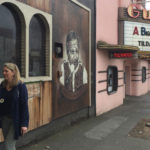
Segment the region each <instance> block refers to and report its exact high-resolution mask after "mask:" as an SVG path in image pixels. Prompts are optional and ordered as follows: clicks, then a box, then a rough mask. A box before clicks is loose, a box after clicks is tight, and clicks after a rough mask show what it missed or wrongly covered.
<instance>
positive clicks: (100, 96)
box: [96, 50, 124, 115]
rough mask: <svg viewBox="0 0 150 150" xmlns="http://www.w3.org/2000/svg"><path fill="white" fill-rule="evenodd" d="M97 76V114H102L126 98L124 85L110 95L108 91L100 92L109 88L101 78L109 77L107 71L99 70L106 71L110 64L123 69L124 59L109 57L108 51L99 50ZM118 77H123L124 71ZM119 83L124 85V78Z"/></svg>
mask: <svg viewBox="0 0 150 150" xmlns="http://www.w3.org/2000/svg"><path fill="white" fill-rule="evenodd" d="M96 55H97V58H98V59H97V61H96V64H97V65H96V66H97V76H96V83H97V84H96V114H97V115H100V114H102V113H104V112H107V111H109V110H111V109H113V108H115V107H117V106H119V105H121V104H123V98H124V86H123V87H118V90H117V92H115V93H113V94H111V95H108V94H107V91H105V92H102V93H99V91H101V90H103V89H106V88H107V82H103V83H98V81H100V80H106V79H107V73H102V74H99V73H98V71H106V70H107V68H108V66H117V68H118V70H123V60H116V59H109V57H108V52H107V51H106V52H104V51H101V50H98V51H97V54H96ZM118 77H119V78H121V77H123V72H118ZM118 85H123V80H119V81H118Z"/></svg>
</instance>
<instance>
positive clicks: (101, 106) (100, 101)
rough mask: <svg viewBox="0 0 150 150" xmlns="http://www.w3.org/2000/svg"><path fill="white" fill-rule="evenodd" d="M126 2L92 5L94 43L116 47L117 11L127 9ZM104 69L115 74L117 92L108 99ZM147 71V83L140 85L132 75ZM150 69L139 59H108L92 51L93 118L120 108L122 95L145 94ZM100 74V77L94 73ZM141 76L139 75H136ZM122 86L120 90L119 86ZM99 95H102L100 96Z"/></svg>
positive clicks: (104, 53) (103, 53) (102, 0)
mask: <svg viewBox="0 0 150 150" xmlns="http://www.w3.org/2000/svg"><path fill="white" fill-rule="evenodd" d="M130 2H131V1H130V0H97V1H96V42H98V41H99V40H101V41H105V42H107V43H109V44H118V8H119V7H128V6H129V4H130ZM108 66H116V67H117V68H118V70H122V71H120V72H118V78H121V79H118V86H119V87H118V90H117V91H116V92H115V93H112V94H110V95H108V93H107V91H104V90H105V89H107V82H100V83H99V81H102V80H105V81H106V80H107V72H106V71H107V68H108ZM143 66H144V67H146V69H147V79H146V81H145V82H144V83H142V81H133V80H141V78H142V76H141V75H139V76H136V75H133V74H134V73H135V72H133V69H137V70H141V69H142V67H143ZM148 69H150V65H149V63H148V61H144V60H140V59H126V60H123V59H111V58H110V57H109V51H108V50H98V49H97V51H96V115H100V114H102V113H104V112H107V111H109V110H111V109H113V108H115V107H117V106H119V105H121V104H123V100H124V98H125V94H126V95H131V96H140V95H143V94H146V93H147V92H148V91H149V90H150V79H149V77H148V76H149V75H148V71H149V70H148ZM99 71H102V72H103V73H98V72H99ZM124 71H125V72H126V74H127V75H128V76H126V85H125V84H124V80H123V78H124ZM136 74H141V71H139V72H136ZM120 85H122V86H120ZM100 91H102V92H100Z"/></svg>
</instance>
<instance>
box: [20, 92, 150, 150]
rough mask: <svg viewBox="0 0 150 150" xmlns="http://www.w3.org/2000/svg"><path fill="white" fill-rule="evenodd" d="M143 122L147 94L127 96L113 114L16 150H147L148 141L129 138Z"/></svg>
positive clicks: (149, 113)
mask: <svg viewBox="0 0 150 150" xmlns="http://www.w3.org/2000/svg"><path fill="white" fill-rule="evenodd" d="M142 119H150V93H148V94H146V95H144V96H140V97H134V96H133V97H130V96H126V99H125V100H124V104H123V105H121V106H119V107H118V108H115V109H114V110H112V111H109V112H107V113H105V114H102V115H100V116H98V117H92V118H89V119H87V120H83V121H81V122H78V123H76V124H74V125H73V126H71V127H69V128H67V129H64V130H63V131H61V132H59V133H56V134H54V135H51V136H49V137H47V138H45V139H42V140H41V141H36V142H33V143H32V144H29V145H26V146H24V147H20V148H18V149H17V150H46V149H47V150H150V140H149V139H150V138H149V139H145V138H143V137H134V136H131V135H130V134H129V132H130V131H131V130H132V129H133V128H134V127H135V126H136V125H137V123H138V122H139V121H141V120H142ZM146 132H150V129H149V128H148V129H147V131H146ZM140 134H143V132H142V133H140Z"/></svg>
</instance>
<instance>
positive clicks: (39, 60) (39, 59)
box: [29, 15, 46, 76]
mask: <svg viewBox="0 0 150 150" xmlns="http://www.w3.org/2000/svg"><path fill="white" fill-rule="evenodd" d="M29 76H46V26H45V24H44V22H43V20H42V18H40V16H38V15H34V16H33V17H32V19H31V22H30V27H29Z"/></svg>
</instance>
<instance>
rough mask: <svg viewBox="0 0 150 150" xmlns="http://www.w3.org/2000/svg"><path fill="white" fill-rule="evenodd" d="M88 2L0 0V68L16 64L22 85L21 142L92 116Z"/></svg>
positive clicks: (91, 6) (91, 3)
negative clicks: (24, 130)
mask: <svg viewBox="0 0 150 150" xmlns="http://www.w3.org/2000/svg"><path fill="white" fill-rule="evenodd" d="M94 7H95V1H90V0H87V1H84V0H78V1H77V0H38V1H36V0H13V1H12V0H1V1H0V12H1V13H0V18H1V23H0V47H1V50H0V58H1V60H0V67H1V68H2V66H3V64H4V63H5V62H13V63H16V64H17V65H18V67H19V69H20V72H21V77H22V80H23V81H24V82H25V83H26V85H27V88H28V94H29V112H30V121H29V132H28V134H27V137H26V138H27V140H25V141H26V142H25V143H28V142H31V141H32V140H35V139H38V138H39V139H40V138H42V136H43V137H44V136H45V135H48V134H51V133H54V132H56V131H58V130H60V129H62V128H64V127H66V126H69V125H71V124H73V123H74V122H76V121H78V120H81V119H83V118H88V117H89V116H93V115H95V89H94V88H93V87H95V85H94V84H95V81H94V80H95V79H94V78H92V77H94V71H95V69H94V66H95V61H94V60H95V59H94V56H95V17H94V14H95V9H94ZM0 78H1V79H2V73H0ZM91 89H92V90H91ZM60 122H61V123H60ZM39 127H41V128H39ZM37 128H38V129H39V130H35V129H37ZM38 131H41V132H38ZM39 134H40V136H39ZM0 137H1V141H2V140H3V136H2V133H1V135H0ZM25 143H23V144H25ZM20 145H22V144H21V141H20Z"/></svg>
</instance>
